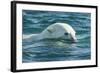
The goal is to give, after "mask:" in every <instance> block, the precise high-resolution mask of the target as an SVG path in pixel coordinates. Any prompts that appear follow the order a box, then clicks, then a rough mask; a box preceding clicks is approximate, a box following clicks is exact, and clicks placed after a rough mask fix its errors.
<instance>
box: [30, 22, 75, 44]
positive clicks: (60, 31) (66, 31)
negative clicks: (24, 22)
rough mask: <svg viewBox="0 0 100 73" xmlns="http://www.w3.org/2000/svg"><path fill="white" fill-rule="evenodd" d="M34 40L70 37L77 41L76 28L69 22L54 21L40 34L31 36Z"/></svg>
mask: <svg viewBox="0 0 100 73" xmlns="http://www.w3.org/2000/svg"><path fill="white" fill-rule="evenodd" d="M30 37H31V38H33V39H34V40H41V39H59V38H60V39H70V40H71V41H73V42H76V41H77V38H76V32H75V30H74V29H73V28H72V27H71V26H70V25H69V24H67V23H54V24H52V25H50V26H48V27H47V28H46V29H44V31H42V32H41V33H40V34H33V35H31V36H30Z"/></svg>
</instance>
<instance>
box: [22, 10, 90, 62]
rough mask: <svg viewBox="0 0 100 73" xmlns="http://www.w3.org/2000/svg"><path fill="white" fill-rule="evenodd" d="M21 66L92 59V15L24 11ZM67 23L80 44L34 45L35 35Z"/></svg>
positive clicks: (43, 42) (54, 42)
mask: <svg viewBox="0 0 100 73" xmlns="http://www.w3.org/2000/svg"><path fill="white" fill-rule="evenodd" d="M22 20H23V39H22V62H23V63H31V62H48V61H72V60H89V59H91V46H90V45H91V41H90V39H91V36H90V34H91V14H90V13H79V12H56V11H35V10H23V12H22ZM57 22H60V23H67V24H69V25H71V26H72V27H73V28H74V29H75V31H76V37H77V39H78V42H76V43H73V42H70V41H68V40H64V39H43V40H40V41H39V40H38V41H32V40H33V39H32V38H26V37H29V36H30V35H32V34H39V33H41V32H42V31H43V30H44V29H46V28H47V27H48V26H49V25H52V24H54V23H57Z"/></svg>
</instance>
